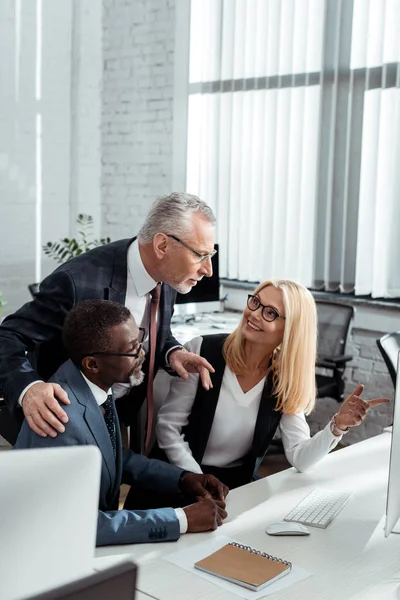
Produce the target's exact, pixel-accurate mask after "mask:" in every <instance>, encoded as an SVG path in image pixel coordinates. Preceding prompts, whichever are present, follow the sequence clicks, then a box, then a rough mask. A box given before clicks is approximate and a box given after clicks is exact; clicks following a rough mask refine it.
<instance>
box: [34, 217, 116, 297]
mask: <svg viewBox="0 0 400 600" xmlns="http://www.w3.org/2000/svg"><path fill="white" fill-rule="evenodd" d="M76 222H77V223H78V225H79V228H78V236H77V238H63V239H62V240H59V241H58V242H47V244H45V245H44V246H43V251H44V253H45V254H46V255H47V256H50V258H53V259H54V260H56V261H57V262H58V263H64V262H66V261H67V260H70V259H71V258H74V257H75V256H79V255H80V254H83V252H87V251H88V250H91V249H92V248H96V247H97V246H103V245H104V244H109V243H110V241H111V240H110V238H109V237H106V238H100V239H99V240H97V239H91V238H92V229H93V217H91V216H90V215H85V214H79V215H78V216H77V217H76ZM28 289H29V291H30V293H31V294H32V296H34V295H35V294H36V292H37V291H38V290H39V284H38V283H32V284H31V285H28Z"/></svg>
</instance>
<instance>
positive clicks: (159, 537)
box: [14, 360, 182, 546]
mask: <svg viewBox="0 0 400 600" xmlns="http://www.w3.org/2000/svg"><path fill="white" fill-rule="evenodd" d="M50 381H53V382H55V383H59V384H60V385H61V386H62V387H63V389H64V390H65V391H66V392H67V393H68V396H69V399H70V401H71V404H69V405H67V406H63V408H64V409H65V411H66V412H67V414H68V417H69V422H68V423H67V425H66V428H65V433H62V434H58V435H57V437H56V438H52V437H50V436H47V437H45V438H43V437H41V436H39V435H37V434H36V433H35V432H34V431H32V429H31V428H30V427H29V425H28V423H27V421H24V422H23V424H22V428H21V431H20V433H19V435H18V439H17V442H16V444H15V446H14V448H53V447H56V446H78V445H79V446H82V445H93V446H98V448H99V449H100V452H101V454H102V457H103V460H102V466H101V483H100V498H99V518H98V527H97V545H98V546H102V545H109V544H133V543H136V542H157V541H164V542H165V541H168V540H177V539H178V538H179V535H180V528H179V520H178V518H177V516H176V513H175V511H174V509H173V508H160V509H155V510H144V511H131V510H120V511H119V510H117V509H118V499H119V488H120V485H121V483H128V484H129V485H131V486H132V487H133V489H146V490H152V491H158V492H160V493H166V494H178V492H179V489H178V481H179V477H180V475H181V473H182V469H179V468H178V467H175V466H173V465H170V464H167V463H165V462H162V461H159V460H152V459H150V458H146V457H145V456H142V455H141V454H135V453H134V452H132V450H125V449H124V448H123V447H122V442H121V431H120V428H119V424H118V419H116V428H117V431H116V433H117V454H116V457H115V456H114V453H113V450H112V446H111V440H110V436H109V434H108V430H107V426H106V423H105V421H104V417H103V414H102V412H101V409H100V407H99V406H98V404H97V402H96V400H95V398H94V396H93V394H92V392H91V391H90V389H89V387H88V385H87V384H86V382H85V380H84V379H83V377H82V375H81V373H80V372H79V369H77V367H76V366H75V365H74V364H73V363H72V362H71V361H70V360H68V361H67V362H66V363H64V364H63V365H62V366H61V367H60V368H59V369H58V371H57V372H56V373H55V375H54V376H53V377H52V378H51V379H50ZM77 493H78V494H79V490H77Z"/></svg>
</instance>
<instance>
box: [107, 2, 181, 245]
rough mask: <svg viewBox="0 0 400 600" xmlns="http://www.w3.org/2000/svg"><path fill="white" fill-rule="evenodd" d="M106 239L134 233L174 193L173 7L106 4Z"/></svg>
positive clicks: (168, 4)
mask: <svg viewBox="0 0 400 600" xmlns="http://www.w3.org/2000/svg"><path fill="white" fill-rule="evenodd" d="M103 5H104V18H103V43H104V87H103V112H102V126H103V139H102V161H103V177H102V215H103V233H104V235H109V236H110V237H111V238H112V239H118V238H123V237H130V236H132V235H134V234H136V233H137V231H138V229H139V227H140V225H141V223H142V222H143V219H144V216H145V214H146V213H147V211H148V208H149V206H150V205H151V203H152V202H153V201H154V200H155V199H156V198H157V197H158V196H160V195H163V194H167V193H169V192H170V191H171V182H172V104H173V74H174V73H173V71H174V32H175V27H174V25H175V21H174V19H175V10H174V6H175V2H174V0H104V2H103Z"/></svg>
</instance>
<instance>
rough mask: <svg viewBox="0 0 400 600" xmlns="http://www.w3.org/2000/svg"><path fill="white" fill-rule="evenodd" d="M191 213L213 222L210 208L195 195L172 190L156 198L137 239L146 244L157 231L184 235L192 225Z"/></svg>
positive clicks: (179, 235)
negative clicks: (170, 192) (167, 194)
mask: <svg viewBox="0 0 400 600" xmlns="http://www.w3.org/2000/svg"><path fill="white" fill-rule="evenodd" d="M193 214H199V215H201V216H202V217H203V218H204V219H206V220H207V221H209V222H210V223H212V224H214V223H215V216H214V213H213V211H212V210H211V208H210V207H209V206H208V204H206V203H205V202H203V200H200V198H198V197H197V196H193V195H192V194H186V193H184V192H173V193H172V194H169V196H163V197H162V198H159V199H158V200H156V201H155V202H154V204H153V206H152V207H151V209H150V211H149V213H148V215H147V217H146V220H145V222H144V223H143V225H142V227H141V229H140V231H139V233H138V239H139V241H140V242H142V244H148V243H150V242H151V241H152V239H153V238H154V236H155V235H156V234H157V233H165V234H172V235H176V236H177V237H181V236H184V234H185V233H187V232H188V229H189V230H190V229H191V227H192V223H191V218H192V215H193Z"/></svg>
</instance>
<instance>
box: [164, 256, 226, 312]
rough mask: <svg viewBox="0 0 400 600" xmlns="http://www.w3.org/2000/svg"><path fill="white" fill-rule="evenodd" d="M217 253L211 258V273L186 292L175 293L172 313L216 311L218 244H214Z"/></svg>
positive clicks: (218, 294)
mask: <svg viewBox="0 0 400 600" xmlns="http://www.w3.org/2000/svg"><path fill="white" fill-rule="evenodd" d="M215 249H216V250H217V254H214V256H213V257H212V259H211V263H212V268H213V274H212V275H211V277H203V279H202V280H201V281H199V282H198V283H197V284H196V285H195V286H193V287H192V289H191V291H190V292H189V293H188V294H177V296H176V302H175V308H174V315H178V316H184V315H195V314H197V313H205V312H217V311H220V310H222V309H221V302H220V283H219V262H218V244H215Z"/></svg>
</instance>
